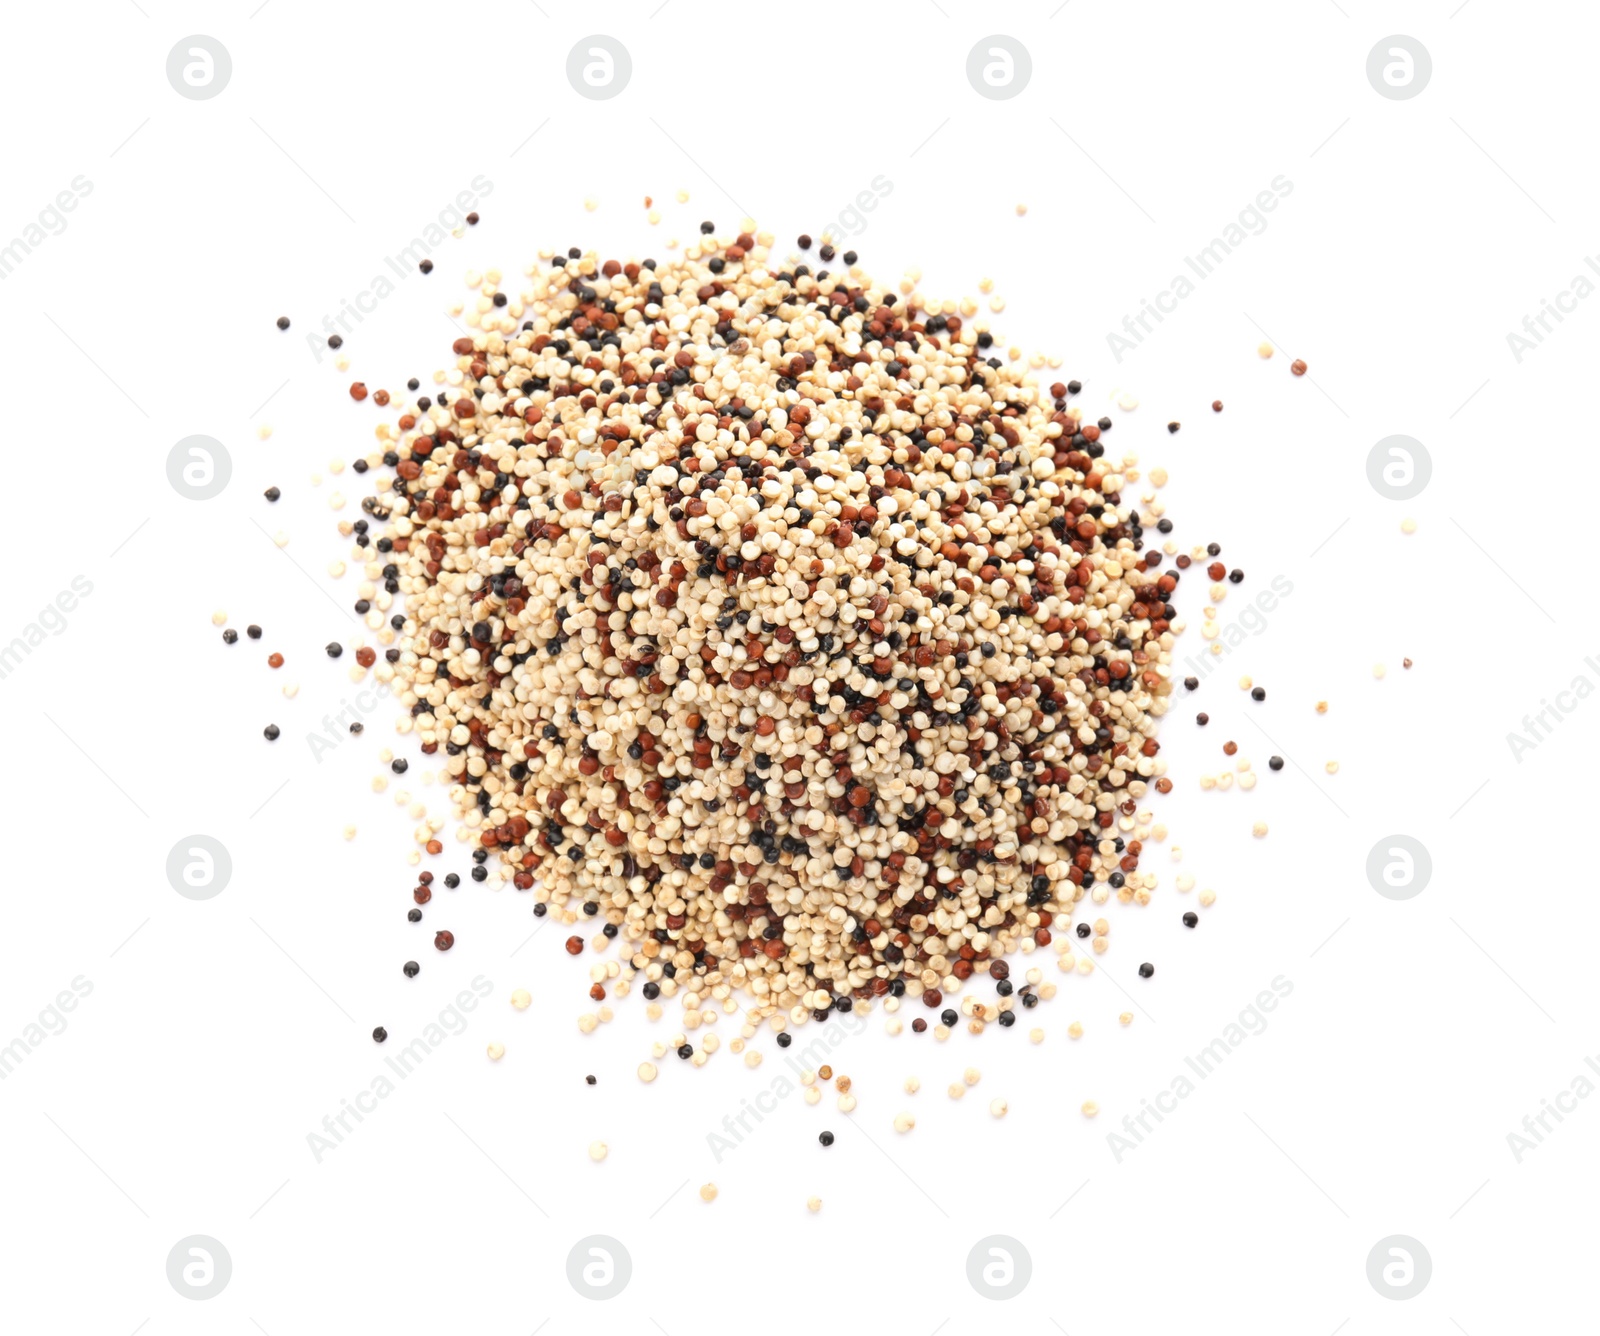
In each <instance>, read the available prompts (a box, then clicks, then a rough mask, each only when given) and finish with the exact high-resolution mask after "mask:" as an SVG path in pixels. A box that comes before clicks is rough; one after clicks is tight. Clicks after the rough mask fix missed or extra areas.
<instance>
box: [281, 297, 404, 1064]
mask: <svg viewBox="0 0 1600 1336" xmlns="http://www.w3.org/2000/svg"><path fill="white" fill-rule="evenodd" d="M284 323H285V324H287V323H288V321H285V322H284ZM388 1037H389V1032H388V1031H387V1030H385V1029H384V1028H383V1026H381V1025H380V1026H378V1027H377V1028H376V1029H374V1030H373V1032H372V1042H373V1043H375V1044H381V1043H383V1041H384V1040H385V1039H387V1038H388Z"/></svg>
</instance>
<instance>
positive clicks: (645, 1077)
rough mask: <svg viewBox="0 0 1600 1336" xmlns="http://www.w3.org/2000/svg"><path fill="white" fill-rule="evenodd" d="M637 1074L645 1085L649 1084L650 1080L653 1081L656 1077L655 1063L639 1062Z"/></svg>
mask: <svg viewBox="0 0 1600 1336" xmlns="http://www.w3.org/2000/svg"><path fill="white" fill-rule="evenodd" d="M638 1076H639V1079H640V1080H641V1081H643V1082H644V1083H645V1084H646V1085H649V1084H650V1082H652V1081H654V1080H655V1079H656V1065H655V1063H653V1062H641V1063H640V1064H639V1069H638Z"/></svg>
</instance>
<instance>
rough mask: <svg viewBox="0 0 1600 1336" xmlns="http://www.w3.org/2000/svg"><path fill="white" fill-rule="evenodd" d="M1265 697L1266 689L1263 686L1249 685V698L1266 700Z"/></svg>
mask: <svg viewBox="0 0 1600 1336" xmlns="http://www.w3.org/2000/svg"><path fill="white" fill-rule="evenodd" d="M1266 698H1267V689H1266V688H1265V687H1251V688H1250V699H1251V700H1266Z"/></svg>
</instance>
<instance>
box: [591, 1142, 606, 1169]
mask: <svg viewBox="0 0 1600 1336" xmlns="http://www.w3.org/2000/svg"><path fill="white" fill-rule="evenodd" d="M609 1154H611V1147H610V1146H608V1145H606V1143H605V1142H603V1141H591V1142H590V1143H589V1158H590V1159H591V1160H593V1161H594V1162H595V1163H596V1164H599V1163H600V1161H601V1160H603V1159H605V1157H606V1156H607V1155H609Z"/></svg>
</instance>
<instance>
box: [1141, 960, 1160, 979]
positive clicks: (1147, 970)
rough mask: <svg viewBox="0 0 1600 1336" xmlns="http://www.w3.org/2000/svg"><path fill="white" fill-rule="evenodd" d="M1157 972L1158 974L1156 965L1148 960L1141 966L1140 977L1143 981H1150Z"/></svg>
mask: <svg viewBox="0 0 1600 1336" xmlns="http://www.w3.org/2000/svg"><path fill="white" fill-rule="evenodd" d="M1155 972H1156V967H1155V966H1154V965H1152V964H1151V963H1150V962H1149V961H1148V960H1147V961H1145V962H1144V964H1142V965H1141V966H1139V977H1140V978H1141V979H1148V978H1149V977H1150V976H1151V975H1152V974H1154V973H1155Z"/></svg>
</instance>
